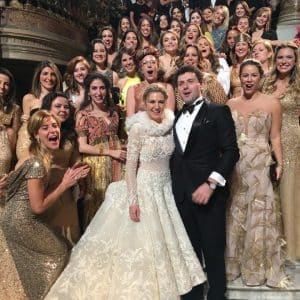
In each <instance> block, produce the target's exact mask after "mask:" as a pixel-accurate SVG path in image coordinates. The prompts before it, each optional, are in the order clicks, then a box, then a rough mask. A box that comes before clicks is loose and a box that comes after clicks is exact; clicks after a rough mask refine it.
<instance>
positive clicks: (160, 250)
mask: <svg viewBox="0 0 300 300" xmlns="http://www.w3.org/2000/svg"><path fill="white" fill-rule="evenodd" d="M165 115H166V117H165V118H164V120H163V122H162V123H160V124H158V123H156V122H154V121H152V120H150V119H149V117H148V115H147V113H146V112H139V113H137V114H135V115H134V116H132V117H130V118H128V120H127V127H128V129H129V141H128V153H127V164H126V172H127V173H126V182H125V181H120V182H115V183H112V184H110V186H109V187H108V189H107V192H106V196H105V201H104V203H103V204H102V206H101V208H100V209H99V210H98V212H97V214H96V215H95V217H94V219H93V220H92V222H91V224H90V225H89V227H88V228H87V230H86V232H85V234H84V235H83V237H82V238H81V240H80V241H79V242H78V244H77V245H76V246H75V247H74V248H73V251H72V254H71V258H70V262H69V264H68V265H67V267H66V269H65V270H64V271H63V273H62V274H61V276H60V277H59V279H58V280H57V281H56V283H55V284H54V286H53V287H52V289H51V290H50V292H49V294H48V295H47V297H46V299H48V300H49V299H52V300H53V299H63V300H67V299H89V300H92V299H97V300H100V299H112V300H123V299H124V300H125V299H126V300H148V299H149V300H158V299H160V300H175V299H179V295H181V294H185V293H187V292H189V291H190V290H191V289H192V287H193V286H195V285H198V284H200V283H202V282H203V281H205V275H204V274H203V271H202V268H201V265H200V263H199V261H198V259H197V257H196V254H195V253H194V251H193V248H192V245H191V243H190V241H189V239H188V236H187V233H186V231H185V229H184V225H183V223H182V221H181V219H180V216H179V213H178V211H177V208H176V204H175V202H174V198H173V194H172V190H171V181H170V172H169V158H170V155H171V154H172V151H173V148H174V144H173V138H172V123H173V119H174V116H173V113H172V112H171V111H168V110H166V111H165ZM137 168H138V170H137ZM134 202H136V203H138V204H139V207H140V211H141V215H140V222H133V221H132V220H131V219H130V217H129V205H130V203H134Z"/></svg>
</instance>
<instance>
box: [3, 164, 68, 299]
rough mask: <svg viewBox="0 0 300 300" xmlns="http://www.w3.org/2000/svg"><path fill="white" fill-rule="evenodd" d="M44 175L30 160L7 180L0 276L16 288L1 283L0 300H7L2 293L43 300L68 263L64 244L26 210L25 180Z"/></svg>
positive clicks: (38, 218)
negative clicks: (4, 275) (8, 280)
mask: <svg viewBox="0 0 300 300" xmlns="http://www.w3.org/2000/svg"><path fill="white" fill-rule="evenodd" d="M44 175H45V173H44V168H43V165H42V164H41V162H40V161H39V160H37V159H36V158H31V159H29V160H27V161H25V162H24V164H23V165H22V166H21V167H20V168H19V169H17V170H16V171H14V172H12V173H11V174H10V176H9V178H8V191H7V197H6V202H5V210H4V213H3V216H2V219H1V223H0V225H1V227H0V228H1V230H2V233H3V235H2V239H1V240H0V243H1V247H2V248H4V253H1V254H0V255H1V257H2V259H3V260H4V261H6V263H4V264H0V274H6V277H7V279H9V278H13V281H12V282H14V283H15V284H14V285H13V286H11V289H13V290H11V289H10V288H9V286H7V281H6V280H1V282H0V285H1V286H0V298H1V299H7V298H2V296H1V293H2V291H4V293H5V292H6V294H13V293H14V292H15V293H16V292H18V291H19V292H20V293H22V290H23V291H24V294H25V295H26V299H32V300H38V299H43V298H44V296H45V294H46V293H47V291H48V289H49V288H50V286H51V285H52V284H53V282H54V281H55V280H56V278H57V277H58V276H59V274H60V272H61V271H62V269H63V267H64V266H65V263H66V261H67V258H68V251H67V246H66V244H65V243H64V242H63V241H62V240H60V239H59V238H58V237H57V236H56V235H55V234H54V233H53V232H52V231H51V230H50V229H49V228H48V227H47V225H45V224H44V223H43V222H42V221H41V219H40V216H39V215H35V214H33V213H32V211H31V209H30V206H29V196H28V189H27V180H28V179H34V178H43V177H44ZM0 236H1V235H0ZM1 247H0V248H1ZM6 258H7V259H9V260H8V261H7V260H6ZM2 259H0V261H1V260H2ZM7 264H9V265H11V266H12V268H9V267H7ZM12 299H14V298H12Z"/></svg>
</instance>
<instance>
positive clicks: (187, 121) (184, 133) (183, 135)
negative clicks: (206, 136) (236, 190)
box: [175, 98, 226, 186]
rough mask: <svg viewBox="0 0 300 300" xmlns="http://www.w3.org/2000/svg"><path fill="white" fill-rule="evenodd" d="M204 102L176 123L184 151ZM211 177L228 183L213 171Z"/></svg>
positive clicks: (221, 183) (219, 181) (184, 114)
mask: <svg viewBox="0 0 300 300" xmlns="http://www.w3.org/2000/svg"><path fill="white" fill-rule="evenodd" d="M200 99H201V98H198V99H196V100H195V101H194V102H193V103H195V102H197V101H198V100H200ZM202 105H203V102H201V103H199V104H198V105H196V106H195V108H194V110H193V112H192V113H191V114H190V113H189V112H188V111H187V112H186V113H182V114H181V116H180V117H179V118H178V120H177V123H176V125H175V130H176V134H177V137H178V140H179V143H180V146H181V149H182V151H183V152H184V151H185V149H186V145H187V142H188V139H189V135H190V132H191V129H192V125H193V123H194V120H195V118H196V116H197V114H198V112H199V110H200V108H201V107H202ZM209 178H211V179H213V180H215V181H216V182H217V183H218V185H220V186H224V185H225V183H226V180H225V178H224V177H223V176H222V175H221V174H219V173H217V172H215V171H213V172H212V173H211V174H210V175H209Z"/></svg>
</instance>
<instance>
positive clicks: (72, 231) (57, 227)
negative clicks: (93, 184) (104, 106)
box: [41, 92, 80, 246]
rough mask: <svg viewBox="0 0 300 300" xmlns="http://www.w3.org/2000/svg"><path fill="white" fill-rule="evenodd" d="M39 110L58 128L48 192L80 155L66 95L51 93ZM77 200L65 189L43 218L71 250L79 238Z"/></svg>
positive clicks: (70, 191) (44, 99)
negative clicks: (48, 115)
mask: <svg viewBox="0 0 300 300" xmlns="http://www.w3.org/2000/svg"><path fill="white" fill-rule="evenodd" d="M41 108H42V109H45V110H48V111H49V112H50V113H52V114H53V115H54V116H55V117H56V118H57V119H58V120H59V121H60V124H61V138H60V145H59V148H58V149H56V150H55V151H54V152H53V159H52V164H51V168H50V171H49V181H48V187H49V188H50V189H51V188H52V187H55V186H57V185H58V183H59V182H61V180H62V178H63V176H64V173H65V172H66V170H67V169H68V168H70V167H72V166H73V165H74V164H75V163H76V162H79V161H80V155H79V151H78V145H77V135H76V133H75V121H74V108H73V107H72V106H71V105H70V103H69V100H68V96H67V94H65V93H62V92H50V93H49V94H48V95H46V96H45V97H44V98H43V102H42V107H41ZM76 200H77V199H76ZM76 200H75V199H74V196H73V193H72V190H71V189H68V190H66V191H65V192H64V193H63V194H61V196H60V197H59V199H58V200H57V201H56V202H55V204H53V205H52V206H51V208H49V209H48V210H47V212H46V213H45V214H44V215H43V218H44V220H45V222H46V223H47V224H48V225H50V227H51V228H52V229H53V230H54V231H55V232H56V233H57V234H58V235H60V236H63V237H65V238H66V239H67V240H68V242H69V245H70V246H74V245H75V244H76V242H77V241H78V240H79V238H80V228H79V221H78V212H77V204H76Z"/></svg>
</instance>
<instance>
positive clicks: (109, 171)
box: [76, 107, 122, 228]
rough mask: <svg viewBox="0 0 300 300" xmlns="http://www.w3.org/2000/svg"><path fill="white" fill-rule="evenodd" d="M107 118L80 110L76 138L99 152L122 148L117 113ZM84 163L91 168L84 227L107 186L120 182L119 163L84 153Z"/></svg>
mask: <svg viewBox="0 0 300 300" xmlns="http://www.w3.org/2000/svg"><path fill="white" fill-rule="evenodd" d="M107 119H108V120H106V118H103V117H96V116H95V115H94V113H93V111H92V109H91V108H90V107H87V108H86V109H83V110H81V111H80V112H78V115H77V118H76V130H77V132H78V135H79V136H86V137H87V141H88V144H90V145H93V146H95V147H99V151H100V148H101V149H120V147H121V145H120V141H119V138H118V136H117V133H118V129H119V117H118V114H117V112H114V113H113V114H112V116H110V117H107ZM83 161H84V162H85V163H87V164H88V165H89V166H90V167H91V170H90V173H89V176H88V178H87V192H86V196H85V199H84V203H83V226H84V228H86V227H87V226H88V224H89V223H90V221H91V220H92V218H93V217H94V215H95V214H96V212H97V210H98V208H99V207H100V206H101V204H102V202H103V201H104V194H105V191H106V189H107V186H108V185H109V184H110V183H111V182H113V181H117V180H120V179H121V176H122V164H121V162H120V161H118V160H116V159H112V158H111V157H110V156H107V155H106V156H104V155H88V154H84V155H83Z"/></svg>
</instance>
